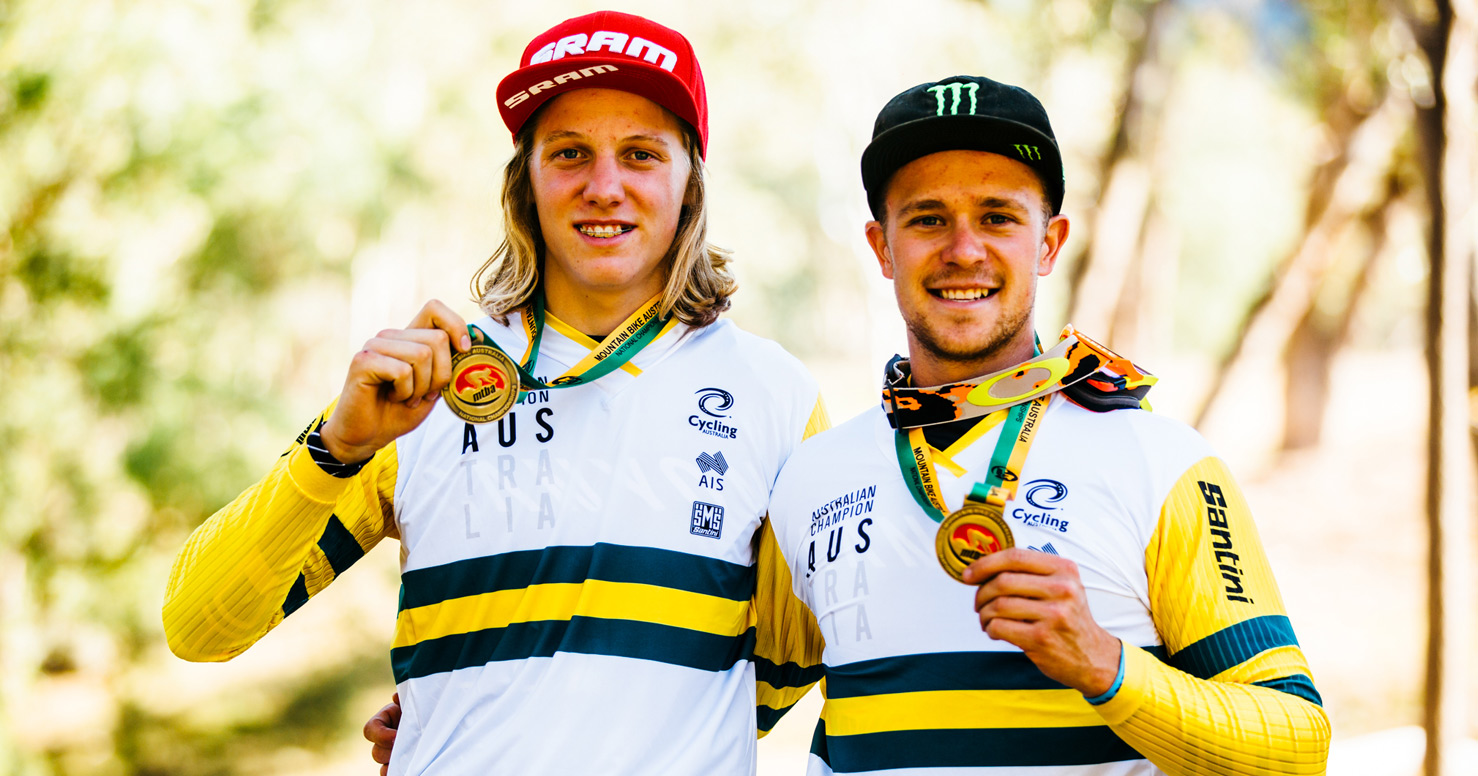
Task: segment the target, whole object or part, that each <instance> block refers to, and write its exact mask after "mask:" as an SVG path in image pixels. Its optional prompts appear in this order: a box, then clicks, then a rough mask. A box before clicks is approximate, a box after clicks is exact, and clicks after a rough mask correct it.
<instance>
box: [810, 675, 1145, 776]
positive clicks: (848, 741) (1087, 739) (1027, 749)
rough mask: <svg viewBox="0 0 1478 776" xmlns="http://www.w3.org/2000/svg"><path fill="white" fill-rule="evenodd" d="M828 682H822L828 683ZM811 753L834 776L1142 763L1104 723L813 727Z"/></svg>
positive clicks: (1131, 748) (1132, 749)
mask: <svg viewBox="0 0 1478 776" xmlns="http://www.w3.org/2000/svg"><path fill="white" fill-rule="evenodd" d="M830 681H831V680H830V679H828V680H827V684H828V685H829V684H830ZM811 754H814V755H816V756H817V757H819V758H821V760H822V761H823V762H825V763H826V764H827V765H828V766H829V767H830V768H831V769H832V770H833V771H835V772H837V773H857V772H862V771H880V770H886V769H888V768H971V767H975V768H986V767H1005V768H1026V767H1031V766H1052V765H1093V764H1097V763H1108V762H1120V761H1123V760H1139V759H1143V757H1144V756H1143V755H1141V754H1140V753H1139V752H1136V751H1134V748H1133V747H1131V746H1129V745H1128V744H1126V743H1124V740H1123V739H1121V738H1119V737H1118V736H1117V735H1114V732H1113V731H1112V730H1110V729H1109V728H1108V726H1107V725H1095V726H1093V727H1067V728H998V729H979V728H976V729H964V730H894V731H888V732H883V733H864V734H862V735H855V736H828V735H826V723H825V721H821V722H817V723H816V735H815V736H814V737H813V738H812V739H811Z"/></svg>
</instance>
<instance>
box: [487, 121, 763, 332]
mask: <svg viewBox="0 0 1478 776" xmlns="http://www.w3.org/2000/svg"><path fill="white" fill-rule="evenodd" d="M536 119H537V116H535V117H531V118H530V119H529V120H528V121H527V122H525V123H524V126H523V128H522V130H520V131H519V133H518V136H517V137H516V138H514V149H513V158H512V159H509V160H508V165H507V166H506V167H504V168H503V243H502V244H501V245H499V246H498V249H497V250H496V251H494V252H493V255H492V257H491V258H489V259H488V260H487V261H486V262H485V263H484V264H483V265H482V267H480V268H479V269H478V270H477V273H476V274H475V275H473V276H472V296H473V299H474V300H475V301H476V302H477V303H478V306H480V307H481V308H482V311H483V312H485V313H487V314H488V315H489V316H491V317H492V318H493V319H494V320H496V321H498V322H499V323H501V324H504V325H507V323H508V313H510V312H512V311H514V310H516V309H518V308H519V307H522V306H524V305H525V304H528V303H529V301H530V299H532V298H533V295H534V292H535V290H536V289H537V288H538V286H539V273H540V272H541V271H542V269H543V266H544V251H545V247H544V237H543V233H542V232H541V231H540V229H539V213H538V210H537V209H536V208H535V206H534V186H533V179H532V177H531V176H530V174H529V165H530V163H531V160H532V158H533V153H534V126H535V125H536V124H537V123H538V121H537V120H536ZM683 148H684V150H685V151H686V152H687V154H688V157H689V159H690V160H691V161H692V172H691V173H689V175H688V187H687V190H686V191H685V192H684V194H683V206H682V212H681V214H680V215H679V216H678V222H677V234H676V235H674V236H673V238H672V245H671V247H669V248H668V249H667V255H666V256H665V257H663V264H664V265H665V266H666V267H667V281H666V283H665V284H664V286H663V288H662V304H661V308H660V309H661V314H662V316H664V317H666V316H667V315H675V316H677V319H678V320H680V321H682V322H683V323H686V324H688V325H690V326H707V325H708V324H710V323H713V322H714V321H716V320H718V316H719V314H720V313H722V312H723V311H724V310H727V309H729V297H730V296H732V295H733V294H734V290H735V288H737V286H738V284H737V283H736V282H735V281H734V276H733V274H731V273H730V272H729V269H728V264H729V252H728V251H726V250H724V249H722V248H719V247H717V246H715V245H713V244H711V243H709V242H708V202H707V198H706V197H705V196H704V189H703V176H704V171H703V157H702V155H701V154H699V153H698V141H697V138H696V137H695V136H694V135H693V132H692V131H691V130H689V129H688V128H687V127H686V126H683Z"/></svg>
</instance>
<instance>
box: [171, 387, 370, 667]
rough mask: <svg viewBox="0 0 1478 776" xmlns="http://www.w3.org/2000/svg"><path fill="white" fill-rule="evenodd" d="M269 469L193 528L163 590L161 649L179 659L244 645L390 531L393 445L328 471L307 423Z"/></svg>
mask: <svg viewBox="0 0 1478 776" xmlns="http://www.w3.org/2000/svg"><path fill="white" fill-rule="evenodd" d="M332 411H333V406H332V405H330V406H329V409H327V410H324V414H323V415H320V416H319V417H318V418H317V419H315V420H314V422H313V423H311V424H309V426H308V428H307V429H305V430H304V432H303V433H302V434H300V435H299V436H298V439H297V441H296V442H294V443H293V445H292V446H291V447H289V448H288V450H287V452H285V453H283V454H282V456H281V457H280V458H278V459H277V463H276V464H275V465H273V467H272V470H271V471H270V472H268V473H267V476H266V477H264V478H262V480H261V481H259V482H257V483H256V484H255V485H252V486H251V487H250V488H248V489H247V490H246V491H245V492H243V493H242V494H241V495H240V496H237V497H236V499H235V500H234V501H232V502H231V503H230V504H227V505H226V506H224V507H222V508H221V509H220V511H218V512H216V513H215V514H214V515H211V516H210V518H209V519H208V520H206V521H205V522H204V523H202V524H201V525H200V527H198V528H196V529H195V531H194V532H193V533H191V534H190V538H189V539H188V540H186V542H185V546H184V547H183V548H181V549H180V552H179V555H177V556H176V557H175V561H174V566H173V567H172V568H171V569H170V574H169V584H168V586H167V587H166V589H165V593H164V632H165V638H166V639H167V640H168V642H169V648H170V650H171V651H173V652H174V653H175V654H176V655H178V656H180V657H182V658H184V659H185V660H192V661H197V662H202V661H222V660H229V659H231V658H233V657H235V656H236V655H239V654H241V653H242V652H244V651H246V649H247V648H248V647H250V646H251V645H252V644H254V643H256V641H257V639H260V638H261V637H262V636H263V635H265V634H266V633H267V631H269V630H271V629H272V628H274V627H276V626H277V623H279V622H282V620H283V618H284V617H286V616H287V615H289V614H292V613H293V612H294V611H296V610H297V609H298V607H300V606H302V605H303V604H304V603H306V602H307V600H308V598H309V597H311V596H313V595H317V594H318V591H320V590H322V589H323V588H325V587H327V586H328V584H329V583H330V582H332V581H333V580H334V578H335V577H336V576H337V575H338V574H340V573H342V572H343V571H344V570H345V569H346V568H348V567H349V566H350V565H351V564H353V563H354V562H355V561H357V560H359V558H361V557H363V556H364V554H365V553H366V552H368V551H369V550H370V549H371V548H373V547H374V546H375V545H376V544H377V543H379V541H380V539H382V538H384V537H385V536H386V535H389V534H390V533H392V532H393V531H394V522H393V518H392V515H393V512H392V506H391V501H392V499H393V497H394V488H395V468H396V460H395V445H394V443H391V444H390V445H387V446H386V447H385V448H384V449H382V450H380V451H379V452H378V453H376V454H375V456H374V457H373V458H371V459H370V460H369V462H367V463H366V464H365V466H364V468H362V469H361V470H360V471H359V472H358V473H357V474H355V475H354V476H352V477H345V478H342V479H341V478H337V477H334V476H332V475H330V474H328V473H326V472H325V471H324V470H323V469H322V468H320V467H319V465H318V464H317V463H316V462H315V461H314V460H313V458H312V456H311V455H310V454H309V451H308V448H307V446H306V445H305V442H306V440H307V438H308V434H309V431H310V430H312V429H313V428H315V427H316V426H317V425H318V424H319V423H320V422H321V421H322V420H324V419H325V418H327V417H328V414H329V413H330V412H332Z"/></svg>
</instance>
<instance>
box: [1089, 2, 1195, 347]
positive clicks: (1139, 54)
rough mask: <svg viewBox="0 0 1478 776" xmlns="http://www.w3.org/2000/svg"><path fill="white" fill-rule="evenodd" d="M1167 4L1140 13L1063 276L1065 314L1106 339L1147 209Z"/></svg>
mask: <svg viewBox="0 0 1478 776" xmlns="http://www.w3.org/2000/svg"><path fill="white" fill-rule="evenodd" d="M1173 6H1174V4H1173V2H1171V0H1157V2H1155V4H1154V5H1152V6H1150V7H1149V9H1148V10H1146V11H1145V12H1144V32H1143V34H1142V35H1141V36H1140V39H1139V41H1138V42H1137V44H1136V46H1135V48H1134V51H1133V53H1132V54H1131V55H1130V58H1129V61H1128V64H1127V68H1126V72H1125V74H1124V92H1123V96H1122V98H1121V100H1120V103H1119V114H1118V117H1119V123H1118V126H1117V127H1116V128H1115V130H1114V137H1113V139H1112V141H1111V142H1110V143H1109V148H1108V151H1107V152H1106V153H1105V154H1104V156H1103V159H1102V163H1101V164H1100V165H1099V175H1098V181H1099V196H1098V202H1097V204H1096V207H1095V208H1094V211H1093V213H1092V214H1091V215H1090V216H1089V219H1090V220H1091V222H1092V228H1091V229H1090V230H1089V235H1088V241H1087V242H1086V243H1085V244H1084V247H1083V253H1082V254H1081V256H1080V257H1079V259H1078V263H1077V264H1076V265H1075V266H1074V267H1073V271H1072V275H1071V278H1070V283H1069V288H1068V304H1067V312H1068V315H1067V319H1068V320H1069V321H1071V322H1073V324H1074V325H1076V326H1078V328H1080V329H1082V330H1083V331H1085V332H1087V333H1088V334H1090V335H1091V336H1095V337H1102V338H1104V339H1105V341H1109V330H1110V328H1111V326H1112V325H1113V317H1114V310H1115V308H1116V307H1117V306H1118V304H1119V298H1120V296H1121V295H1122V294H1123V293H1124V287H1125V284H1126V282H1127V278H1128V276H1129V273H1130V271H1131V268H1132V266H1133V257H1134V255H1135V252H1136V251H1137V249H1138V248H1139V244H1140V232H1141V228H1142V226H1143V225H1144V221H1145V214H1146V212H1147V209H1148V206H1149V201H1150V187H1151V180H1150V179H1151V175H1150V171H1149V169H1148V168H1147V166H1146V164H1145V162H1144V161H1143V160H1142V159H1141V156H1142V154H1141V153H1140V150H1141V149H1143V148H1145V147H1146V145H1147V144H1148V143H1149V142H1150V141H1149V139H1148V137H1147V135H1148V134H1149V133H1150V132H1151V126H1150V125H1151V124H1152V123H1153V122H1152V118H1151V117H1153V116H1157V115H1158V113H1159V111H1158V108H1159V105H1160V103H1161V102H1162V99H1163V96H1164V95H1163V92H1164V90H1165V86H1166V82H1167V81H1168V80H1169V76H1168V74H1167V73H1166V72H1165V68H1164V66H1163V65H1162V63H1161V56H1160V53H1161V52H1160V49H1161V46H1160V38H1161V34H1162V32H1163V30H1164V27H1165V24H1166V22H1167V20H1168V18H1169V16H1170V12H1171V10H1172V9H1173ZM1109 344H1112V343H1111V341H1109Z"/></svg>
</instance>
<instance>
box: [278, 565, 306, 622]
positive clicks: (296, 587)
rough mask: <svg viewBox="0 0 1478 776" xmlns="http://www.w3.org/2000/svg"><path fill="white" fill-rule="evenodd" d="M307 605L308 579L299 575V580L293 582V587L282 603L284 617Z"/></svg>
mask: <svg viewBox="0 0 1478 776" xmlns="http://www.w3.org/2000/svg"><path fill="white" fill-rule="evenodd" d="M306 603H308V579H307V578H306V577H304V576H303V575H302V574H299V575H298V578H297V579H296V580H294V581H293V586H292V587H291V588H289V589H288V591H287V598H286V599H285V600H284V601H283V602H282V616H283V617H286V616H288V615H289V614H292V613H293V612H296V611H297V610H299V609H301V608H303V604H306ZM293 622H297V620H293Z"/></svg>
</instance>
